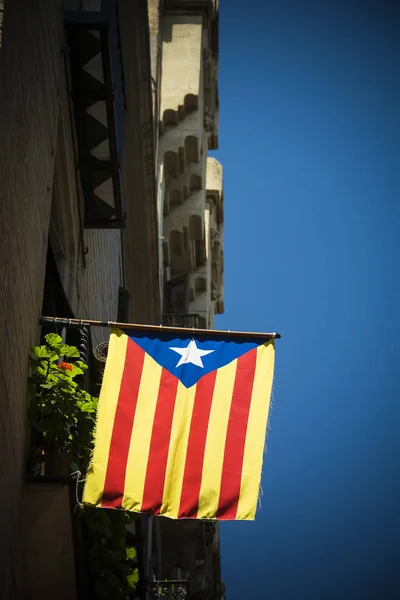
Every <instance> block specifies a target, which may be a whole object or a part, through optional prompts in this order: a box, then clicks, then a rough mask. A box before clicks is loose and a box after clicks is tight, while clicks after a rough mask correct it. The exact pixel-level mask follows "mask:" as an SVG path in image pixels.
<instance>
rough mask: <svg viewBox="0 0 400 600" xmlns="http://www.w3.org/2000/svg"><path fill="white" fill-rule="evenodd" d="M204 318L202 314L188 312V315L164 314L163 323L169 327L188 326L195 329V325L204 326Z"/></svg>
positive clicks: (197, 326) (196, 326)
mask: <svg viewBox="0 0 400 600" xmlns="http://www.w3.org/2000/svg"><path fill="white" fill-rule="evenodd" d="M201 321H202V319H201V317H200V315H196V314H186V315H174V314H166V315H163V316H162V324H163V325H166V326H168V327H187V328H188V329H193V327H195V328H196V329H197V328H202V326H203V324H202V322H201Z"/></svg>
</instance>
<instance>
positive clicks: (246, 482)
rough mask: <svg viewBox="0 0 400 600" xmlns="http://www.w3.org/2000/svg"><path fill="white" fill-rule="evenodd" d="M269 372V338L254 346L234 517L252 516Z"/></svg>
mask: <svg viewBox="0 0 400 600" xmlns="http://www.w3.org/2000/svg"><path fill="white" fill-rule="evenodd" d="M273 376H274V342H273V341H271V342H266V343H265V344H262V345H261V346H259V347H258V348H257V364H256V373H255V377H254V384H253V395H252V398H251V405H250V413H249V420H248V425H247V435H246V443H245V448H244V457H243V469H242V482H241V487H240V498H239V505H238V511H237V516H236V518H237V519H254V517H255V513H256V508H257V501H258V492H259V488H260V480H261V469H262V461H263V453H264V444H265V435H266V427H267V420H268V410H269V404H270V397H271V389H272V380H273Z"/></svg>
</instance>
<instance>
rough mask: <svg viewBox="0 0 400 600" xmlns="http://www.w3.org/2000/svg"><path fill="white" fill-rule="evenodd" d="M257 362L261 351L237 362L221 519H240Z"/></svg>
mask: <svg viewBox="0 0 400 600" xmlns="http://www.w3.org/2000/svg"><path fill="white" fill-rule="evenodd" d="M256 362H257V348H255V349H254V350H251V351H250V352H247V353H246V354H244V355H243V356H241V357H240V358H238V359H237V369H236V377H235V384H234V387H233V394H232V403H231V409H230V413H229V421H228V429H227V433H226V441H225V453H224V462H223V466H222V478H221V491H220V497H219V505H218V511H217V518H219V519H235V518H236V513H237V508H238V503H239V496H240V484H241V479H242V467H243V455H244V445H245V442H246V432H247V422H248V418H249V411H250V404H251V396H252V393H253V382H254V374H255V370H256Z"/></svg>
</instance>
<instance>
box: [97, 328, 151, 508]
mask: <svg viewBox="0 0 400 600" xmlns="http://www.w3.org/2000/svg"><path fill="white" fill-rule="evenodd" d="M144 356H145V353H144V351H143V350H142V349H141V348H140V347H139V346H138V345H137V344H135V342H133V341H132V340H131V339H128V343H127V347H126V355H125V366H124V371H123V374H122V380H121V386H120V390H119V397H118V404H117V408H116V411H115V418H114V427H113V432H112V436H111V444H110V452H109V456H108V465H107V472H106V479H105V483H104V491H103V499H102V503H101V506H102V507H104V508H119V507H120V506H121V502H122V498H123V495H124V487H125V475H126V465H127V462H128V454H129V446H130V443H131V436H132V427H133V422H134V420H135V412H136V405H137V398H138V393H139V386H140V380H141V378H142V370H143V363H144Z"/></svg>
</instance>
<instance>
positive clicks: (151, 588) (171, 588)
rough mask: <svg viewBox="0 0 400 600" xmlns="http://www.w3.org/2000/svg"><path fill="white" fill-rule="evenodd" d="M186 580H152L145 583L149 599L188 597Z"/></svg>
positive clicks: (171, 599) (175, 599)
mask: <svg viewBox="0 0 400 600" xmlns="http://www.w3.org/2000/svg"><path fill="white" fill-rule="evenodd" d="M187 588H188V582H187V581H152V582H150V583H148V584H147V592H148V595H149V598H151V600H156V599H157V600H158V599H159V598H165V600H184V599H185V598H187V597H188V591H187Z"/></svg>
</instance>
